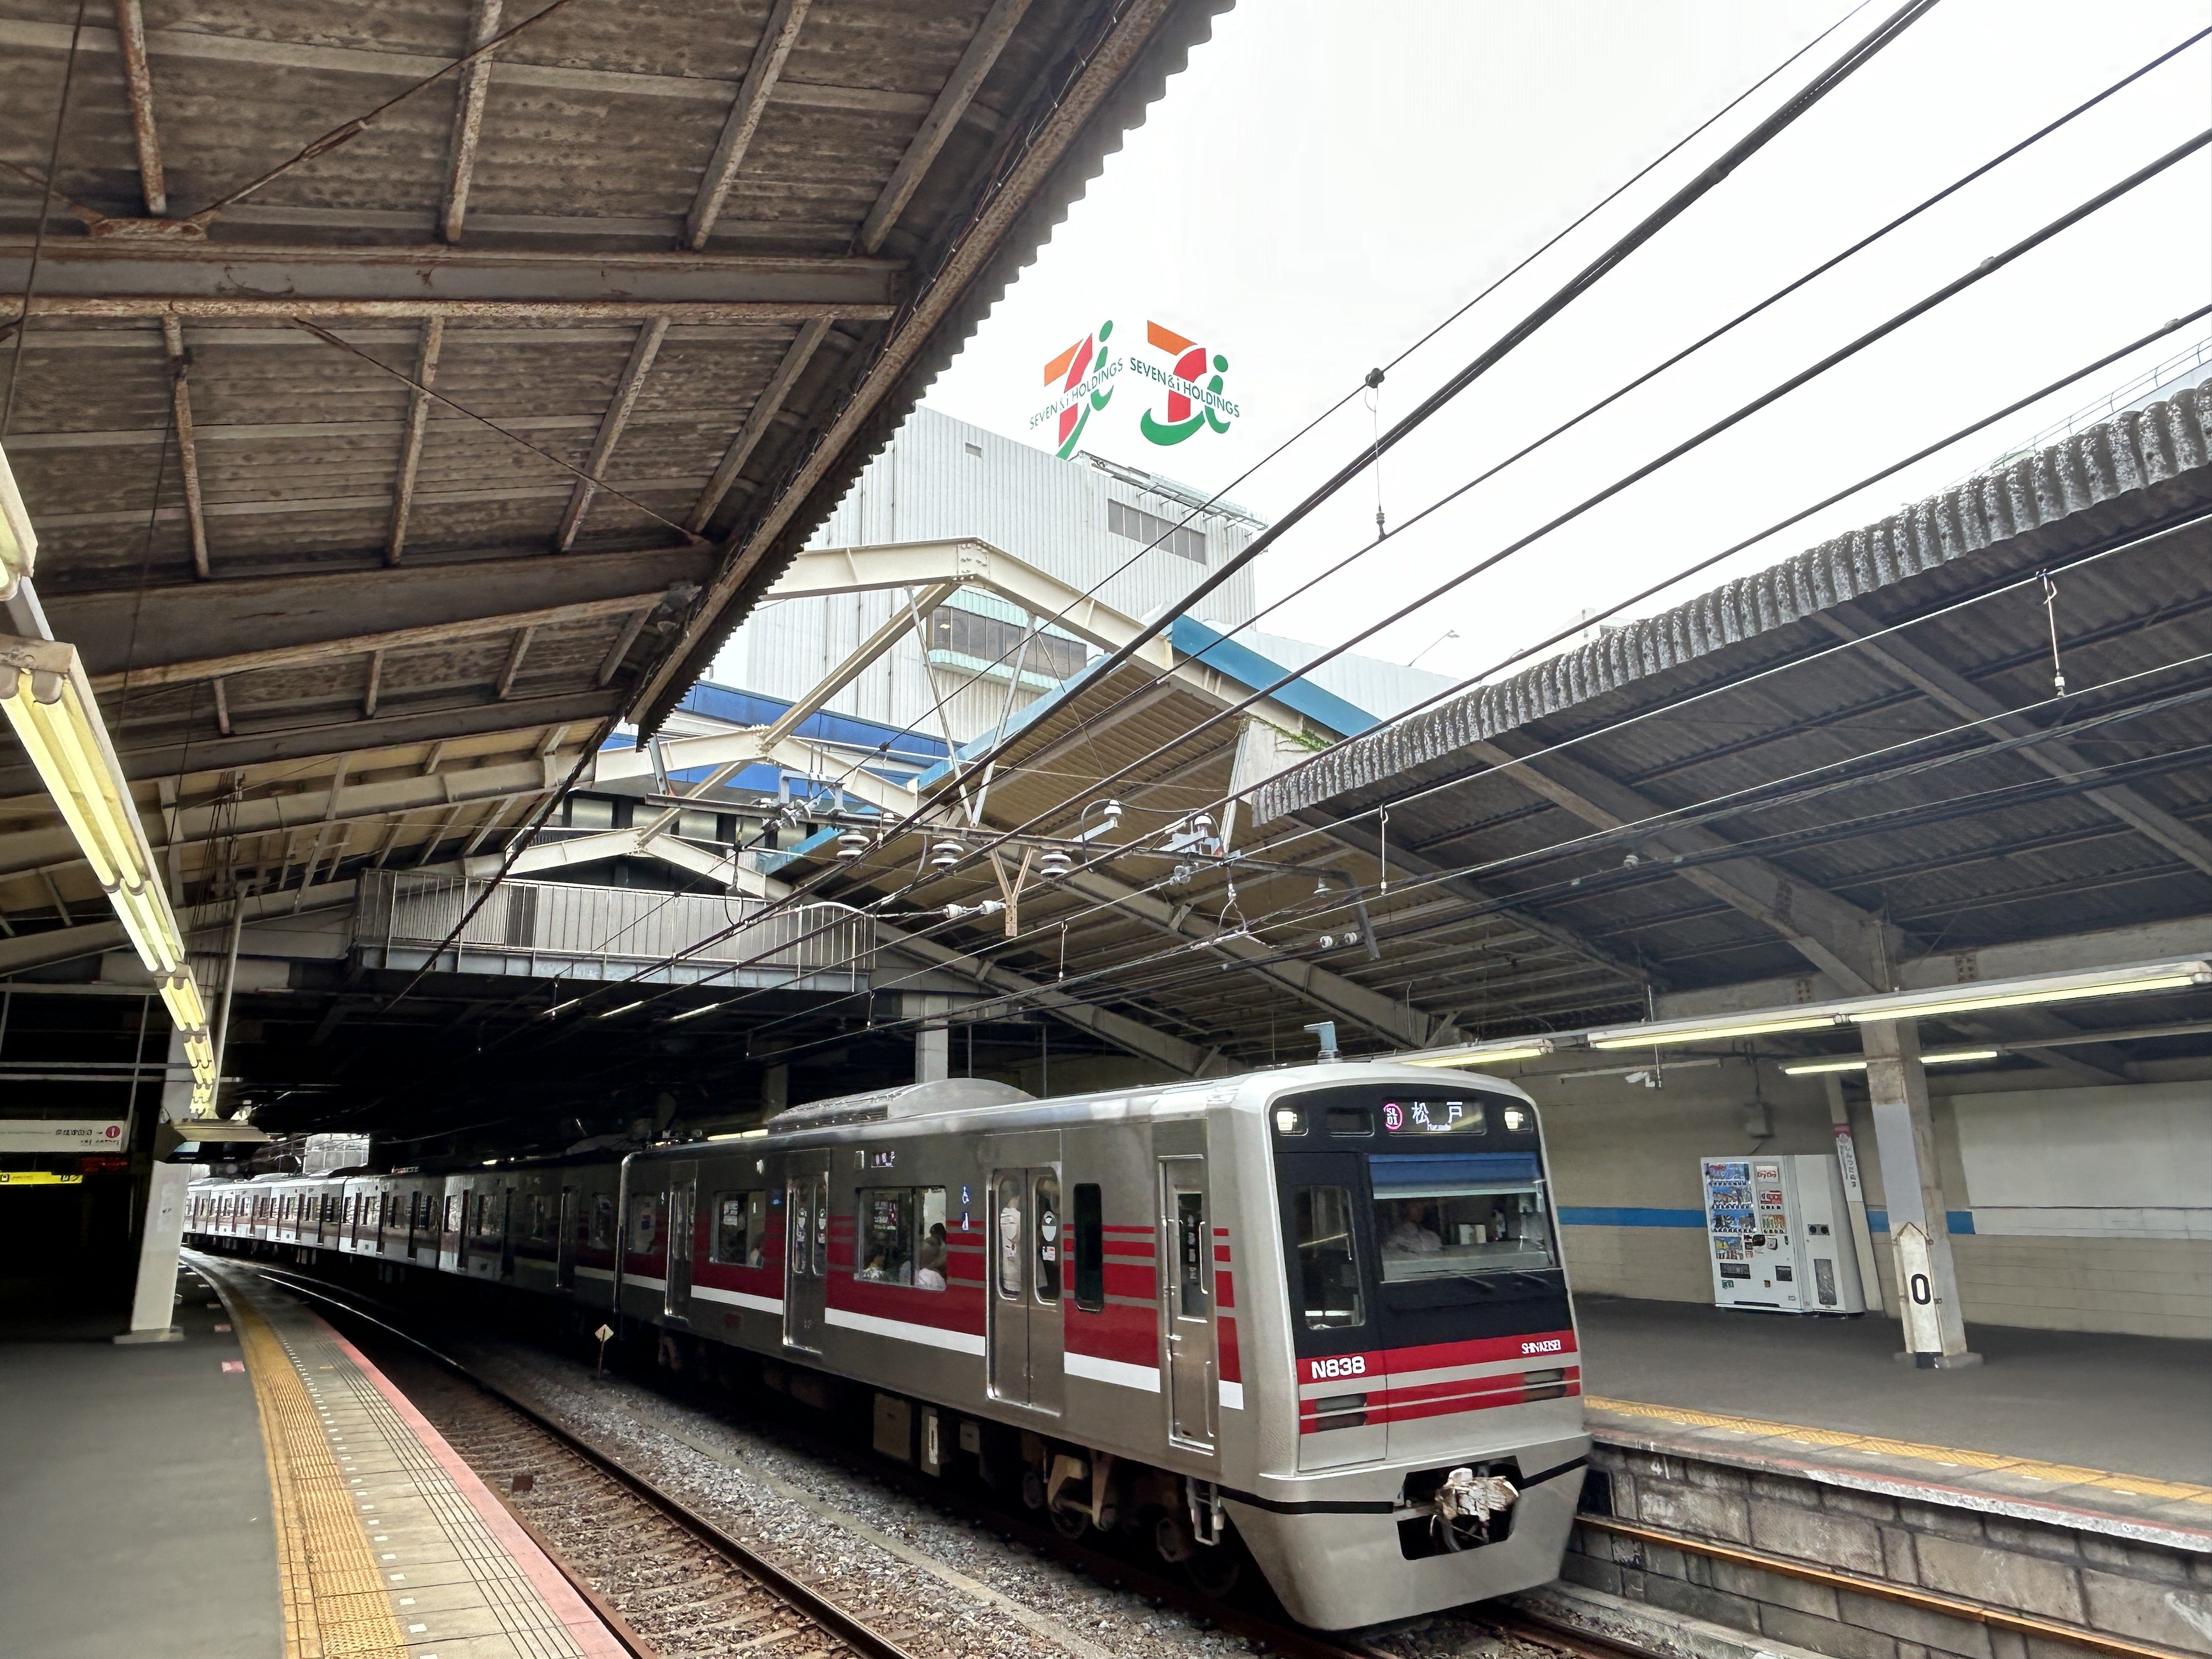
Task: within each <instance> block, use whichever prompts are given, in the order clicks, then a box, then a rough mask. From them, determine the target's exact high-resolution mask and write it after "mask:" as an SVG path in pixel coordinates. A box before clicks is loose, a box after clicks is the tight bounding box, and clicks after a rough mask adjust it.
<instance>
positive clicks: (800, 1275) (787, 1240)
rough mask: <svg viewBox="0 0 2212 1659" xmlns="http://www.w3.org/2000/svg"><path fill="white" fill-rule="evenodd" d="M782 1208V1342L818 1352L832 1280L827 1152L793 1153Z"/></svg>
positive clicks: (804, 1350) (820, 1349)
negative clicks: (830, 1271)
mask: <svg viewBox="0 0 2212 1659" xmlns="http://www.w3.org/2000/svg"><path fill="white" fill-rule="evenodd" d="M783 1214H784V1224H783V1225H784V1229H785V1236H784V1251H783V1345H784V1346H786V1347H787V1348H798V1349H800V1350H802V1351H803V1352H807V1353H820V1352H822V1328H823V1324H824V1323H825V1322H826V1321H825V1318H824V1307H825V1301H826V1292H827V1290H828V1286H829V1153H827V1152H802V1153H800V1154H799V1155H798V1156H797V1157H795V1158H793V1159H792V1170H791V1172H790V1174H789V1175H788V1176H787V1177H786V1179H785V1183H784V1206H783Z"/></svg>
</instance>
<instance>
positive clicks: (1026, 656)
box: [714, 409, 1264, 742]
mask: <svg viewBox="0 0 2212 1659" xmlns="http://www.w3.org/2000/svg"><path fill="white" fill-rule="evenodd" d="M1205 502H1206V497H1205V496H1204V495H1202V494H1201V493H1200V492H1199V491H1197V490H1194V489H1189V488H1188V486H1185V485H1182V484H1179V483H1175V482H1174V481H1173V480H1171V479H1166V478H1161V477H1157V476H1155V475H1152V474H1147V473H1144V472H1140V471H1137V470H1136V469H1134V468H1132V467H1123V466H1119V465H1115V464H1113V463H1110V462H1105V461H1099V460H1096V459H1092V458H1090V457H1087V456H1086V457H1083V458H1080V459H1076V460H1073V461H1063V460H1060V459H1058V458H1057V457H1055V456H1053V455H1049V454H1047V453H1045V452H1043V451H1042V450H1038V449H1032V448H1030V447H1029V446H1028V445H1027V444H1022V443H1017V442H1015V441H1013V440H1012V439H1010V438H1002V437H1000V436H999V435H997V434H996V433H993V432H987V431H985V430H983V429H982V428H981V427H974V426H969V425H968V424H967V423H966V422H963V421H956V420H954V419H952V418H951V416H946V415H940V414H939V413H937V412H936V411H935V410H929V409H918V410H915V412H914V414H913V415H912V416H909V417H908V420H907V422H906V424H905V425H904V426H902V427H901V428H899V431H898V433H897V435H896V436H895V437H893V438H892V440H891V441H890V444H889V445H888V446H887V447H885V448H884V452H883V453H881V454H880V455H878V456H877V457H876V459H874V460H873V461H872V462H871V463H870V464H869V465H868V467H867V469H866V471H864V472H862V473H861V475H860V480H859V482H858V483H855V484H854V486H853V489H852V490H851V491H850V492H849V493H848V495H846V497H845V499H844V500H843V501H842V502H840V503H839V504H838V507H837V510H836V513H833V514H832V515H831V516H830V519H829V522H828V523H827V524H825V525H823V527H822V529H821V530H820V532H817V534H816V536H815V538H814V539H813V540H812V541H811V542H810V543H809V544H808V546H809V547H810V548H815V549H819V548H836V547H872V546H880V545H884V544H891V543H898V542H934V541H951V540H957V539H959V538H967V537H973V538H976V539H978V540H980V541H985V542H988V543H989V544H991V545H993V546H994V547H997V548H1000V549H1003V550H1005V551H1006V552H1008V553H1011V554H1012V555H1013V556H1015V557H1016V558H1018V559H1020V560H1022V561H1023V562H1025V563H1029V564H1032V565H1035V566H1036V567H1037V568H1039V569H1041V570H1043V571H1045V572H1046V573H1048V574H1051V575H1054V576H1056V577H1058V578H1060V580H1062V581H1065V582H1066V583H1067V584H1069V585H1070V586H1073V587H1076V588H1079V589H1087V588H1091V587H1092V586H1097V589H1098V593H1099V597H1100V598H1102V599H1104V600H1105V601H1106V603H1107V604H1108V605H1111V606H1113V607H1114V609H1115V610H1116V611H1121V612H1122V613H1123V614H1124V615H1127V616H1131V617H1140V618H1142V617H1152V616H1155V615H1158V614H1159V613H1161V612H1162V611H1167V610H1170V609H1172V608H1174V607H1175V606H1176V605H1177V604H1178V603H1179V602H1180V601H1181V600H1182V598H1183V596H1184V595H1186V594H1188V592H1190V590H1191V589H1192V588H1193V587H1194V586H1197V585H1198V584H1199V583H1200V581H1202V580H1205V578H1206V574H1207V573H1208V572H1209V571H1212V570H1216V569H1218V568H1220V566H1221V564H1222V562H1224V561H1225V560H1226V559H1229V558H1231V557H1233V556H1235V555H1237V554H1238V553H1241V552H1242V551H1243V550H1244V549H1245V548H1246V547H1248V546H1249V545H1250V544H1251V541H1252V538H1254V537H1255V535H1257V534H1258V533H1259V532H1261V529H1263V528H1264V526H1262V525H1261V523H1260V522H1259V521H1258V520H1255V519H1254V518H1253V517H1252V516H1251V515H1250V514H1249V513H1246V512H1244V511H1243V509H1242V508H1240V507H1233V506H1231V505H1230V504H1228V503H1217V504H1215V505H1214V506H1213V507H1210V508H1209V507H1206V506H1205ZM1186 520H1188V523H1186V522H1185V521H1186ZM1155 541H1158V542H1159V543H1160V545H1158V546H1157V547H1152V546H1150V545H1149V544H1152V543H1153V542H1155ZM1148 548H1149V550H1148ZM906 604H907V600H906V597H905V596H904V595H903V594H902V593H897V592H869V593H843V594H836V595H833V596H829V597H822V598H812V599H789V600H783V601H781V602H776V601H771V602H769V603H768V604H764V605H762V606H760V607H759V609H757V611H754V612H753V614H752V615H751V616H750V617H747V618H746V620H745V622H744V625H743V626H742V627H741V628H739V629H738V631H737V632H736V634H734V635H732V637H731V640H730V642H729V644H728V645H727V646H726V647H725V648H724V650H723V652H722V654H721V656H720V659H719V660H718V661H717V662H716V663H715V665H714V678H715V679H716V680H718V681H720V682H721V683H723V684H727V685H740V686H743V687H744V688H745V689H746V690H749V691H756V692H758V693H761V694H762V695H763V696H770V697H777V698H782V699H786V700H789V699H793V698H796V697H799V696H802V695H803V694H804V693H805V691H806V690H808V689H809V688H811V686H813V685H814V684H816V683H817V681H818V680H820V679H821V678H823V675H825V674H826V673H828V672H829V670H831V669H832V668H835V667H836V665H837V664H838V663H840V662H841V661H842V660H843V659H845V657H846V656H847V655H848V654H849V653H851V652H852V651H853V650H854V648H855V647H857V646H858V645H859V644H860V641H863V640H865V639H866V638H867V637H868V636H869V635H871V634H872V633H874V632H875V631H876V630H877V629H878V628H881V627H882V626H883V625H884V623H887V622H889V621H890V620H891V618H892V617H894V616H896V615H897V614H898V613H899V612H900V611H901V610H902V608H903V607H904V606H905V605H906ZM1254 610H1255V599H1254V589H1253V583H1252V573H1251V572H1250V571H1249V570H1243V571H1239V572H1238V573H1237V574H1236V575H1235V576H1233V577H1231V579H1230V580H1228V581H1227V582H1226V583H1225V584H1223V586H1221V587H1220V588H1219V589H1218V591H1216V592H1212V593H1210V594H1208V595H1207V596H1206V598H1205V599H1203V600H1201V601H1200V603H1199V604H1198V605H1197V606H1196V607H1195V608H1194V614H1195V615H1196V616H1197V617H1199V618H1200V620H1202V621H1205V622H1207V623H1212V625H1214V626H1215V627H1217V628H1222V629H1227V628H1232V627H1234V626H1236V625H1237V623H1242V622H1246V621H1249V619H1250V618H1251V617H1252V614H1253V611H1254ZM925 623H926V627H925V630H924V631H925V632H926V633H927V637H928V647H927V656H926V658H925V653H924V650H923V647H922V646H921V643H920V642H919V641H916V640H915V639H914V638H912V637H911V636H909V637H908V638H906V639H903V640H902V641H899V643H898V644H897V645H896V646H895V647H892V649H891V650H890V652H889V653H886V654H885V655H884V657H883V658H882V659H880V660H878V662H876V663H874V664H873V665H871V666H870V668H869V669H868V671H866V673H865V674H863V675H861V677H860V678H859V679H858V680H856V681H855V682H854V684H851V685H850V686H848V687H847V688H846V689H845V690H843V691H842V692H840V693H839V694H838V695H837V696H836V697H835V698H834V699H832V700H831V702H830V703H829V708H830V709H831V710H832V711H834V712H836V713H837V714H850V715H853V716H855V717H857V718H859V719H861V720H875V721H879V722H881V723H883V724H884V725H886V726H897V727H900V728H902V729H905V730H910V731H915V732H927V733H929V734H930V735H932V736H933V737H939V738H942V737H945V735H946V734H947V728H948V727H949V730H950V735H951V738H952V739H953V740H954V741H956V742H965V741H966V740H968V739H969V738H973V737H975V736H977V735H978V734H980V733H981V732H984V731H986V730H987V729H988V728H990V727H991V726H995V725H996V724H997V723H998V722H999V721H1000V720H1001V719H1002V718H1004V717H1005V715H1006V714H1007V712H1008V710H1009V706H1010V703H1011V708H1012V710H1014V711H1018V710H1020V709H1021V708H1024V707H1025V706H1026V705H1027V704H1029V703H1030V702H1034V701H1035V700H1036V698H1037V697H1039V696H1042V695H1043V694H1044V693H1045V692H1047V691H1048V690H1051V689H1052V688H1053V687H1054V685H1057V684H1059V683H1060V681H1062V680H1064V679H1066V678H1067V677H1068V676H1069V675H1070V674H1073V673H1074V672H1075V671H1077V670H1078V669H1079V668H1081V667H1082V665H1083V662H1084V657H1085V647H1084V645H1083V643H1082V641H1079V640H1078V639H1076V638H1075V636H1074V635H1072V634H1067V633H1065V632H1063V631H1061V630H1060V629H1054V628H1052V627H1051V626H1050V625H1049V620H1048V618H1042V617H1037V618H1031V617H1027V616H1025V615H1024V614H1023V613H1022V611H1020V610H1018V608H1017V607H1016V606H1014V605H1011V604H1009V603H1007V602H1006V600H1003V599H999V598H998V597H996V596H995V595H993V594H989V593H983V592H960V593H957V594H955V595H954V596H953V598H952V599H951V601H950V602H948V603H947V604H946V605H945V606H943V607H942V608H941V609H940V610H939V611H938V612H937V613H936V614H935V615H934V616H933V617H928V618H926V619H925ZM1039 623H1042V624H1044V625H1043V626H1042V627H1038V626H1037V624H1039ZM1017 666H1018V670H1019V678H1018V682H1017V680H1016V671H1017ZM1010 694H1011V696H1010Z"/></svg>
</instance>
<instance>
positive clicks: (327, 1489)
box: [224, 1295, 407, 1659]
mask: <svg viewBox="0 0 2212 1659" xmlns="http://www.w3.org/2000/svg"><path fill="white" fill-rule="evenodd" d="M224 1300H225V1301H226V1302H228V1304H229V1306H230V1315H231V1320H232V1322H233V1323H234V1324H235V1325H236V1326H237V1327H238V1339H239V1346H240V1347H242V1348H243V1349H244V1350H245V1352H246V1374H247V1376H250V1377H251V1378H252V1382H253V1394H254V1398H255V1400H256V1401H258V1403H259V1405H260V1407H261V1443H262V1445H263V1447H264V1449H265V1450H266V1451H267V1453H268V1455H269V1490H270V1494H271V1498H272V1500H273V1501H272V1504H271V1508H270V1515H271V1516H272V1517H273V1519H274V1520H275V1522H276V1573H277V1581H278V1584H279V1587H280V1589H282V1592H283V1598H284V1653H285V1659H405V1656H406V1652H407V1643H406V1638H404V1636H402V1635H401V1634H400V1630H399V1622H398V1620H396V1619H395V1618H393V1617H392V1607H391V1605H390V1604H389V1602H387V1601H386V1599H385V1595H384V1581H383V1579H382V1578H381V1577H380V1576H379V1575H378V1572H377V1567H376V1559H375V1556H374V1553H372V1552H371V1551H370V1549H369V1547H368V1534H367V1533H365V1532H364V1531H362V1525H361V1518H360V1516H358V1515H356V1513H355V1510H354V1498H353V1494H352V1493H351V1492H348V1491H347V1490H346V1478H345V1475H344V1474H343V1472H342V1471H341V1470H340V1469H339V1468H338V1464H337V1456H336V1455H334V1454H333V1453H332V1452H331V1444H330V1441H329V1440H328V1439H327V1438H326V1437H325V1435H324V1433H323V1429H322V1425H321V1424H320V1423H319V1421H318V1420H317V1419H316V1416H315V1407H314V1403H313V1401H310V1400H309V1399H308V1398H307V1385H306V1384H305V1383H302V1382H301V1379H300V1373H299V1370H298V1368H297V1367H296V1366H295V1365H294V1364H292V1361H291V1358H290V1356H289V1355H288V1354H287V1353H286V1352H284V1345H283V1343H282V1342H280V1341H279V1340H277V1338H276V1332H274V1331H273V1330H271V1329H270V1328H269V1322H268V1321H267V1320H265V1319H264V1318H263V1317H262V1316H261V1311H260V1310H259V1309H258V1308H256V1307H255V1306H254V1305H253V1304H252V1303H251V1302H249V1301H247V1300H246V1297H243V1296H237V1295H232V1296H227V1297H225V1298H224Z"/></svg>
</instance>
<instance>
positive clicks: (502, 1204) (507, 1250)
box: [499, 1187, 522, 1279]
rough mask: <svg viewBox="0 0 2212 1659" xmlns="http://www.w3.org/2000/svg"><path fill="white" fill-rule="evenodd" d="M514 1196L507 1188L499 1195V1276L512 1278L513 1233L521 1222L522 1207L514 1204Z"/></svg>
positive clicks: (513, 1191)
mask: <svg viewBox="0 0 2212 1659" xmlns="http://www.w3.org/2000/svg"><path fill="white" fill-rule="evenodd" d="M515 1197H516V1194H515V1190H514V1188H512V1187H509V1188H507V1190H506V1191H505V1192H503V1193H501V1194H500V1195H499V1276H500V1277H501V1279H512V1278H513V1277H514V1231H515V1228H516V1227H517V1225H520V1222H521V1220H522V1206H521V1205H520V1204H518V1203H516V1202H515V1201H514V1200H515Z"/></svg>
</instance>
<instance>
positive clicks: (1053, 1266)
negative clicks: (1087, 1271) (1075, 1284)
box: [1036, 1170, 1061, 1302]
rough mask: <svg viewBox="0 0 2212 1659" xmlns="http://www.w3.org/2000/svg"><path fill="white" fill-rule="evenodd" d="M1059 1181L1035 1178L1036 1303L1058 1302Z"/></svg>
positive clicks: (1048, 1175) (1042, 1174)
mask: <svg viewBox="0 0 2212 1659" xmlns="http://www.w3.org/2000/svg"><path fill="white" fill-rule="evenodd" d="M1036 1240H1037V1246H1036V1249H1037V1265H1036V1295H1037V1300H1038V1301H1040V1302H1057V1301H1059V1300H1060V1247H1061V1240H1060V1177H1059V1176H1056V1175H1054V1174H1053V1173H1052V1172H1051V1171H1050V1170H1041V1171H1039V1172H1038V1175H1037V1178H1036Z"/></svg>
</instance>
